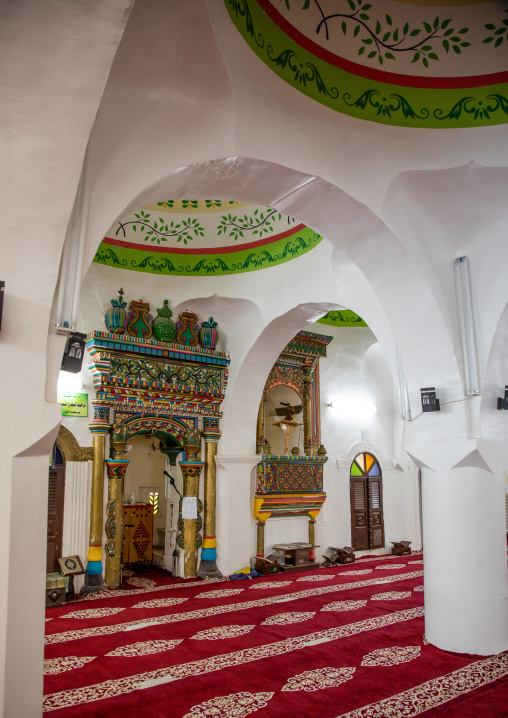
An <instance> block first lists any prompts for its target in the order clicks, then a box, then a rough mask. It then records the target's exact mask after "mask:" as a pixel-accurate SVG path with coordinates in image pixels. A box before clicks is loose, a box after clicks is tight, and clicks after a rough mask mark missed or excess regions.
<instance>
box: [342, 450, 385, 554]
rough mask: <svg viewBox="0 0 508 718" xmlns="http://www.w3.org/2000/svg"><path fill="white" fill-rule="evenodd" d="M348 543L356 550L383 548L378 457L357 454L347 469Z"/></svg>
mask: <svg viewBox="0 0 508 718" xmlns="http://www.w3.org/2000/svg"><path fill="white" fill-rule="evenodd" d="M349 486H350V495H351V544H352V546H353V547H354V548H355V549H356V550H357V551H364V550H368V549H372V548H383V547H384V545H385V532H384V522H383V479H382V476H381V468H380V466H379V461H378V460H377V459H376V457H375V456H373V455H372V454H369V453H367V452H362V453H361V454H357V456H355V459H354V461H353V463H352V464H351V471H350V484H349Z"/></svg>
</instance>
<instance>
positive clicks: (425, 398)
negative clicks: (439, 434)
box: [420, 386, 441, 411]
mask: <svg viewBox="0 0 508 718" xmlns="http://www.w3.org/2000/svg"><path fill="white" fill-rule="evenodd" d="M420 393H421V395H422V411H440V409H441V407H440V406H439V399H436V388H435V387H434V386H429V387H427V388H426V389H420Z"/></svg>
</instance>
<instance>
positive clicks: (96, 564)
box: [81, 408, 110, 594]
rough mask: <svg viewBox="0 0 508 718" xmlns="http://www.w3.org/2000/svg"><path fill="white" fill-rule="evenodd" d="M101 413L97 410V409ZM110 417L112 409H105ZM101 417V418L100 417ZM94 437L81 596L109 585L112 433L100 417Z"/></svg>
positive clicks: (91, 430)
mask: <svg viewBox="0 0 508 718" xmlns="http://www.w3.org/2000/svg"><path fill="white" fill-rule="evenodd" d="M95 411H96V413H97V411H98V410H97V408H96V409H95ZM103 412H107V415H108V416H109V409H103ZM99 416H100V415H99ZM88 428H89V429H90V432H91V433H92V436H93V468H92V491H91V496H90V539H89V548H88V554H87V557H86V559H87V564H86V573H85V583H84V585H83V587H82V589H81V593H83V594H87V593H95V592H96V591H104V590H105V589H106V584H105V583H104V578H103V575H102V571H103V564H102V527H103V521H104V459H105V456H106V436H107V435H108V433H109V428H110V426H109V424H108V423H107V421H104V420H103V419H101V418H99V420H98V421H94V423H92V424H90V426H89V427H88Z"/></svg>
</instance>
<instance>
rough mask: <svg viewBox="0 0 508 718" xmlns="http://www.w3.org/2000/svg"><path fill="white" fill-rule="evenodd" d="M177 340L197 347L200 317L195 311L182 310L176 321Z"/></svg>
mask: <svg viewBox="0 0 508 718" xmlns="http://www.w3.org/2000/svg"><path fill="white" fill-rule="evenodd" d="M176 341H177V344H181V345H182V346H184V347H195V346H197V345H198V343H199V324H198V317H197V315H196V314H194V312H189V311H186V312H180V314H179V317H178V321H177V323H176Z"/></svg>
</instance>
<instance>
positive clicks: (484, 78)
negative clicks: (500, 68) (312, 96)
mask: <svg viewBox="0 0 508 718" xmlns="http://www.w3.org/2000/svg"><path fill="white" fill-rule="evenodd" d="M257 3H258V5H260V7H261V8H262V9H263V11H264V12H265V13H266V14H267V15H268V17H269V18H270V19H271V20H273V22H274V23H275V24H276V25H277V26H278V27H279V29H280V30H282V32H283V33H284V34H285V35H287V36H288V37H289V38H291V40H294V42H296V43H297V44H298V45H299V46H300V47H302V48H303V49H304V50H307V51H308V52H310V53H312V54H313V55H315V56H316V57H319V58H320V59H321V60H324V61H325V62H327V63H328V64H330V65H333V66H334V67H338V68H339V69H341V70H345V71H346V72H350V73H352V74H353V75H358V77H365V78H366V79H368V80H375V81H376V82H387V83H390V84H391V85H400V86H401V87H421V88H425V89H429V88H433V89H441V90H455V89H459V88H467V87H484V86H488V85H497V84H499V83H501V82H508V72H506V71H504V72H493V73H490V74H488V75H468V76H464V77H417V76H416V75H402V74H401V75H399V74H397V73H396V72H385V71H384V70H376V69H375V68H370V67H366V66H365V65H360V64H359V63H357V62H352V61H351V60H346V59H345V58H343V57H339V56H338V55H335V54H334V53H333V52H330V50H326V49H325V48H324V47H321V45H318V44H317V43H315V42H313V41H312V40H311V39H310V38H308V37H307V36H306V35H304V34H303V33H301V32H300V31H299V30H297V29H296V28H295V27H293V25H291V23H289V22H288V21H287V20H286V18H285V17H284V16H283V15H281V14H280V12H279V11H278V10H276V9H275V8H274V6H273V5H272V4H271V3H270V2H269V0H257Z"/></svg>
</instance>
